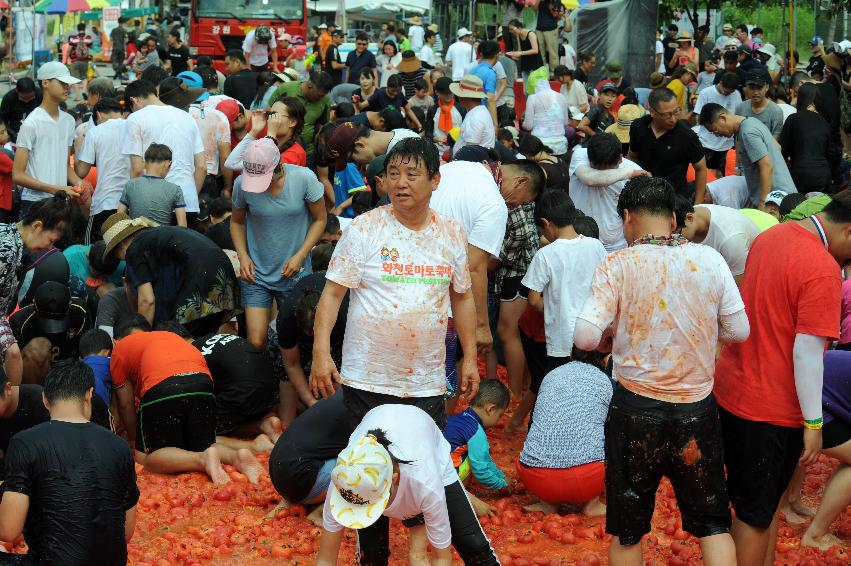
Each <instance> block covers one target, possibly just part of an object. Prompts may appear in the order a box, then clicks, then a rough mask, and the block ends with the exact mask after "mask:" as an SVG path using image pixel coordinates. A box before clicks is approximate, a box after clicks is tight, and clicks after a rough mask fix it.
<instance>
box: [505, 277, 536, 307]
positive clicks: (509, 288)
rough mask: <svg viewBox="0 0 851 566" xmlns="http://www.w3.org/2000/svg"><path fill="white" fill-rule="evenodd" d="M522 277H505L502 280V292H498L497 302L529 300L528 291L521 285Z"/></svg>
mask: <svg viewBox="0 0 851 566" xmlns="http://www.w3.org/2000/svg"><path fill="white" fill-rule="evenodd" d="M522 280H523V278H522V277H506V278H505V279H503V280H502V290H501V291H500V292H499V300H500V301H502V302H503V303H510V302H512V301H516V300H517V299H523V300H526V299H528V298H529V289H527V288H526V286H524V285H523V283H521V281H522Z"/></svg>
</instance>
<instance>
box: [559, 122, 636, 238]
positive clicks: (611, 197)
mask: <svg viewBox="0 0 851 566" xmlns="http://www.w3.org/2000/svg"><path fill="white" fill-rule="evenodd" d="M597 138H599V139H597ZM621 147H622V146H621V142H620V140H619V139H618V138H617V137H615V135H614V134H597V135H596V136H594V137H593V138H591V139H590V140H589V141H588V147H587V148H584V147H578V148H576V149H575V150H574V151H573V157H572V158H571V160H570V196H571V198H572V199H573V204H574V205H576V208H578V209H579V210H581V211H582V212H584V213H585V214H586V215H587V216H590V217H591V218H593V219H594V220H595V221H596V222H597V227H598V228H599V230H600V241H601V242H602V243H603V246H604V247H605V248H606V251H607V252H613V251H615V250H621V249H624V248H626V247H627V245H628V242H627V241H626V238H625V237H624V233H623V220H621V217H620V215H619V214H618V198H619V197H620V194H621V191H622V190H623V188H624V185H625V184H626V182H627V181H628V180H629V179H631V178H632V177H636V176H641V175H647V173H646V172H645V171H643V170H642V169H641V167H639V166H638V165H636V164H635V163H633V162H632V161H630V160H629V159H624V158H623V156H622V149H621Z"/></svg>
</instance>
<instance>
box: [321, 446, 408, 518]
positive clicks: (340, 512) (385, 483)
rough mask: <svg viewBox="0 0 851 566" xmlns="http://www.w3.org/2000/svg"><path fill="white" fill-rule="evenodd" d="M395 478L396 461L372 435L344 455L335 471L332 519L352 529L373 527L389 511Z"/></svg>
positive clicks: (331, 488)
mask: <svg viewBox="0 0 851 566" xmlns="http://www.w3.org/2000/svg"><path fill="white" fill-rule="evenodd" d="M392 478H393V459H392V458H391V456H390V453H389V452H388V451H387V449H386V448H384V446H382V445H381V444H379V442H378V441H377V440H376V439H375V437H374V436H372V435H367V436H364V437H362V438H360V439H358V440H356V441H355V442H353V443H352V444H350V445H349V446H347V447H346V448H345V450H343V451H342V452H340V455H339V456H337V465H336V466H334V469H333V470H332V471H331V485H330V486H328V508H329V510H330V511H331V516H332V517H334V520H335V521H337V522H338V523H339V524H341V525H343V526H344V527H348V528H350V529H363V528H366V527H368V526H370V525H372V524H373V523H375V521H377V520H378V518H379V517H381V515H382V514H383V513H384V509H385V508H386V507H387V501H388V500H389V499H390V485H391V483H392Z"/></svg>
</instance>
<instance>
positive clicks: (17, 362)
mask: <svg viewBox="0 0 851 566" xmlns="http://www.w3.org/2000/svg"><path fill="white" fill-rule="evenodd" d="M3 370H4V371H5V372H6V377H8V378H9V383H11V384H12V385H20V384H21V379H22V377H23V375H24V360H23V357H21V349H20V348H19V347H18V345H17V344H12V345H11V346H9V347H8V348H7V349H6V354H5V355H4V356H3Z"/></svg>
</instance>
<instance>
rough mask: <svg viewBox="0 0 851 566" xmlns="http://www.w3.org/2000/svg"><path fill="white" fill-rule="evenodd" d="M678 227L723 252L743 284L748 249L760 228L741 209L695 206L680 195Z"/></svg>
mask: <svg viewBox="0 0 851 566" xmlns="http://www.w3.org/2000/svg"><path fill="white" fill-rule="evenodd" d="M677 228H678V230H679V231H680V234H682V235H683V236H685V237H686V238H688V240H689V241H690V242H694V243H695V244H703V245H705V246H709V247H710V248H712V249H713V250H715V251H717V252H718V253H720V254H721V257H723V258H724V261H726V262H727V265H728V266H729V267H730V272H731V273H732V274H733V278H734V279H735V280H736V284H737V285H738V284H740V283H741V281H742V278H743V277H744V276H745V263H746V262H747V259H748V251H750V249H751V244H753V241H754V240H755V239H756V237H757V236H759V235H760V234H761V231H760V229H759V228H758V227H757V225H756V224H754V222H753V220H751V219H750V218H748V217H747V216H745V215H744V214H743V213H742V212H741V211H739V210H736V209H734V208H728V207H726V206H719V205H716V204H700V205H697V206H692V205H691V203H690V202H688V201H686V200H685V199H677Z"/></svg>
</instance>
